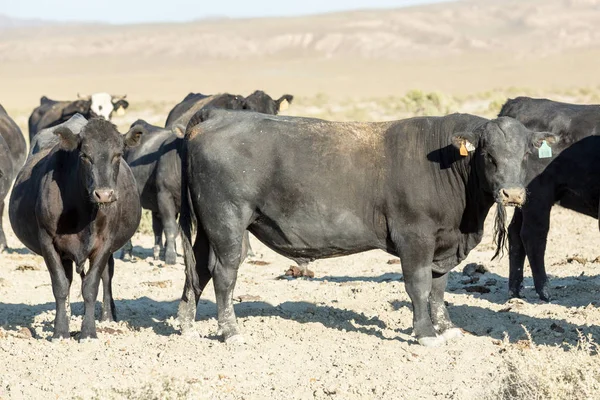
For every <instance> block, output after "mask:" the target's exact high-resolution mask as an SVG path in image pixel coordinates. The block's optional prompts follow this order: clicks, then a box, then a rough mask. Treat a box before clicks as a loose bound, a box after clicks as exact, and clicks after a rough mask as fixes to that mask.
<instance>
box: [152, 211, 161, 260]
mask: <svg viewBox="0 0 600 400" xmlns="http://www.w3.org/2000/svg"><path fill="white" fill-rule="evenodd" d="M152 233H154V247H153V248H152V255H153V257H154V260H159V259H160V257H162V256H163V253H164V246H163V241H162V235H163V223H162V220H161V219H160V216H159V214H158V213H157V212H154V211H153V212H152Z"/></svg>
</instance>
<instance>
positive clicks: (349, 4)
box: [0, 0, 456, 24]
mask: <svg viewBox="0 0 600 400" xmlns="http://www.w3.org/2000/svg"><path fill="white" fill-rule="evenodd" d="M451 1H456V0H331V1H327V2H324V1H320V0H306V1H303V2H289V1H288V2H285V1H273V0H255V1H254V2H244V1H241V0H235V1H230V2H220V3H219V2H211V3H210V4H200V3H199V2H197V1H194V0H171V1H169V2H164V1H156V0H150V1H147V2H145V3H144V4H143V6H141V5H140V4H139V2H133V1H118V0H104V1H103V2H81V1H76V0H59V1H52V2H49V1H46V0H30V1H27V2H15V1H14V0H0V16H2V15H4V16H7V17H9V18H16V19H26V20H43V21H48V22H57V23H60V22H66V23H69V22H71V23H72V22H96V23H110V24H142V23H168V22H190V21H194V20H199V19H210V18H232V19H240V18H263V17H293V16H305V15H315V14H325V13H333V12H344V11H355V10H369V9H386V8H390V9H392V8H402V7H410V6H418V5H424V4H432V3H442V2H451Z"/></svg>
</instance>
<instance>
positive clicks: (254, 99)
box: [244, 90, 294, 115]
mask: <svg viewBox="0 0 600 400" xmlns="http://www.w3.org/2000/svg"><path fill="white" fill-rule="evenodd" d="M293 99H294V96H292V95H291V94H284V95H283V96H281V97H280V98H279V99H277V100H273V98H272V97H271V96H269V95H268V94H266V93H265V92H263V91H262V90H256V91H255V92H254V93H252V94H251V95H250V96H248V97H246V99H245V101H246V104H245V107H244V108H245V109H246V110H252V111H258V112H261V113H263V114H271V115H277V114H279V112H280V111H284V110H286V109H287V108H288V107H289V105H290V104H291V103H292V100H293Z"/></svg>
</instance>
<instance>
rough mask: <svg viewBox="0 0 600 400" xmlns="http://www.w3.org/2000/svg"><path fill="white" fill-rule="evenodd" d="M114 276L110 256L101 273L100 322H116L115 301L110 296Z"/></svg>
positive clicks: (112, 261) (113, 267)
mask: <svg viewBox="0 0 600 400" xmlns="http://www.w3.org/2000/svg"><path fill="white" fill-rule="evenodd" d="M114 274H115V260H114V258H113V256H112V255H111V256H110V257H109V258H108V265H107V267H106V268H105V269H104V272H103V273H102V317H101V318H100V320H101V321H110V322H112V321H116V320H117V313H116V307H115V301H114V299H113V295H112V279H113V275H114Z"/></svg>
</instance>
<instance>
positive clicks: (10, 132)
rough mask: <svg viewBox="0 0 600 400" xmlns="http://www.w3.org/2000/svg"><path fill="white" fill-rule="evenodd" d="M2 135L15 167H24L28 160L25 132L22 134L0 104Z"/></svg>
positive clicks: (0, 129)
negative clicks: (26, 159)
mask: <svg viewBox="0 0 600 400" xmlns="http://www.w3.org/2000/svg"><path fill="white" fill-rule="evenodd" d="M0 135H2V137H3V138H4V140H5V141H6V144H7V145H8V148H9V149H10V154H11V156H12V159H13V161H14V163H15V167H16V168H17V170H18V169H19V168H21V167H22V166H23V164H24V163H25V158H27V142H25V136H23V132H21V129H20V128H19V126H18V125H17V124H16V123H15V121H14V120H13V119H12V118H11V117H10V116H9V115H8V113H7V112H6V110H5V109H4V107H2V104H0ZM15 174H16V171H15ZM13 178H14V176H13Z"/></svg>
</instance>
